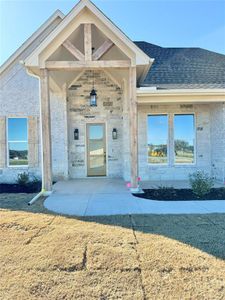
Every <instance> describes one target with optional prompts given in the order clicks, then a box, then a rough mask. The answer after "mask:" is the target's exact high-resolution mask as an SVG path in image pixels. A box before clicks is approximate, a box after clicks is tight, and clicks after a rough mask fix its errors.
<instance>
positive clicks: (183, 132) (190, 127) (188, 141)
mask: <svg viewBox="0 0 225 300" xmlns="http://www.w3.org/2000/svg"><path fill="white" fill-rule="evenodd" d="M194 145H195V120H194V115H193V114H176V115H174V157H175V158H174V162H175V164H193V163H194V162H195V146H194Z"/></svg>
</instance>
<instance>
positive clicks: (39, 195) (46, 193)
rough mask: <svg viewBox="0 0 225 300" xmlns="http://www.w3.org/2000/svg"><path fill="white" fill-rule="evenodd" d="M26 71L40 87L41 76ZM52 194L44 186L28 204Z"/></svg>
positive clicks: (21, 62)
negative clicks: (37, 81)
mask: <svg viewBox="0 0 225 300" xmlns="http://www.w3.org/2000/svg"><path fill="white" fill-rule="evenodd" d="M20 64H21V65H23V66H25V63H24V61H20ZM26 72H27V74H28V75H30V76H33V77H35V78H37V79H38V80H39V87H40V78H39V76H37V75H35V74H34V73H32V72H30V70H28V69H27V68H26ZM41 147H42V143H41ZM42 170H43V168H42ZM42 172H43V171H42ZM42 176H43V173H42ZM50 194H51V193H49V192H47V191H46V190H45V189H44V188H42V189H41V191H40V192H39V193H38V194H37V195H36V196H34V197H33V198H32V199H31V200H30V201H29V202H28V203H27V204H28V205H32V204H33V203H34V202H35V201H37V200H38V199H39V198H40V197H41V196H49V195H50Z"/></svg>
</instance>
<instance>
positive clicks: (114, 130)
mask: <svg viewBox="0 0 225 300" xmlns="http://www.w3.org/2000/svg"><path fill="white" fill-rule="evenodd" d="M112 138H113V140H117V129H116V128H113V131H112Z"/></svg>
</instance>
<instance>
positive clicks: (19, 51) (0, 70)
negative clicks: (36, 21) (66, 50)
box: [0, 9, 65, 74]
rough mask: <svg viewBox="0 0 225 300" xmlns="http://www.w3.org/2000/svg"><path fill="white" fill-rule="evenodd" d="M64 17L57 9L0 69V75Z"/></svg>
mask: <svg viewBox="0 0 225 300" xmlns="http://www.w3.org/2000/svg"><path fill="white" fill-rule="evenodd" d="M64 17H65V15H64V14H63V13H62V12H61V11H60V10H59V9H57V10H56V11H55V12H54V13H53V14H52V15H51V16H50V17H49V18H48V19H47V20H46V21H45V22H44V23H43V24H42V25H41V26H40V27H39V28H38V29H37V30H36V31H35V32H34V33H33V34H32V35H31V36H30V37H29V38H28V39H27V40H26V41H25V42H24V43H23V44H22V45H21V46H20V47H19V48H18V49H17V50H16V51H15V52H14V53H13V54H12V55H11V56H10V57H9V58H8V59H7V60H6V61H5V62H4V63H3V64H2V65H1V67H0V74H1V73H3V72H4V71H5V69H7V68H8V67H9V66H10V64H11V63H13V62H14V60H15V59H16V58H17V57H18V56H19V55H20V54H21V53H23V51H24V50H25V49H26V48H27V47H29V46H30V44H31V43H33V41H35V39H36V38H37V37H38V36H39V35H40V34H41V33H42V32H43V31H44V30H45V29H46V28H47V27H48V26H49V25H50V24H51V23H52V22H53V21H54V20H55V19H56V18H60V19H63V18H64Z"/></svg>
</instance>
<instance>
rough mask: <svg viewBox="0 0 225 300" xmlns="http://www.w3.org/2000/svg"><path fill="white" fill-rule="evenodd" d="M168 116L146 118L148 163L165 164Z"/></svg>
mask: <svg viewBox="0 0 225 300" xmlns="http://www.w3.org/2000/svg"><path fill="white" fill-rule="evenodd" d="M167 140H168V116H167V115H152V116H148V162H149V163H151V164H165V163H167Z"/></svg>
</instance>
